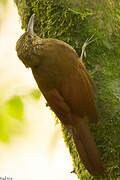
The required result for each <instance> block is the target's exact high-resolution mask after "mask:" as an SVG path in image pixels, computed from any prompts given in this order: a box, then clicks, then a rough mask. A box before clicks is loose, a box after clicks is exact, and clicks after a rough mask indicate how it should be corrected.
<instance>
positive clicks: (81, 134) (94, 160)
mask: <svg viewBox="0 0 120 180" xmlns="http://www.w3.org/2000/svg"><path fill="white" fill-rule="evenodd" d="M77 122H78V121H77ZM72 133H73V139H74V143H75V145H76V149H77V151H78V154H79V156H80V159H81V161H82V163H83V164H84V166H85V168H86V169H87V170H88V171H89V173H90V174H92V175H94V176H102V175H103V174H104V168H103V165H102V162H101V159H100V154H99V151H98V150H97V147H96V144H95V141H94V139H93V137H92V135H91V133H90V130H89V128H88V125H87V123H86V122H85V121H83V119H81V120H79V125H78V123H77V126H76V127H75V126H74V128H73V131H72Z"/></svg>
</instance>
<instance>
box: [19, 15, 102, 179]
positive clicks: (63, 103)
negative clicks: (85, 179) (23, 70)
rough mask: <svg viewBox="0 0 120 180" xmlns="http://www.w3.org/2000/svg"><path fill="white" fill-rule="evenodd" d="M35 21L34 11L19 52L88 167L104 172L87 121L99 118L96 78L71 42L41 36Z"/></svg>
mask: <svg viewBox="0 0 120 180" xmlns="http://www.w3.org/2000/svg"><path fill="white" fill-rule="evenodd" d="M33 25H34V14H33V15H32V16H31V18H30V20H29V24H28V29H27V32H25V33H24V34H23V35H22V36H21V37H20V38H19V40H18V41H17V44H16V51H17V55H18V57H19V59H20V60H21V61H22V62H23V63H24V65H25V66H26V67H30V68H31V69H32V73H33V76H34V78H35V80H36V82H37V84H38V87H39V89H40V90H41V92H42V93H43V95H44V97H45V98H46V100H47V102H48V104H49V106H50V107H51V109H52V110H53V111H54V112H55V114H56V115H57V117H58V118H59V119H60V121H61V123H63V124H64V126H65V127H66V128H67V129H68V131H69V132H72V135H73V139H74V143H75V145H76V149H77V151H78V154H79V156H80V158H81V160H82V162H83V164H84V166H85V167H86V169H87V170H88V171H89V173H90V174H92V175H94V176H97V175H103V174H104V169H103V165H102V162H101V159H100V154H99V152H98V150H97V148H96V144H95V141H94V139H93V137H92V135H91V133H90V130H89V128H88V123H87V121H86V119H88V120H89V121H90V122H94V123H97V121H98V120H97V112H96V104H95V100H94V93H93V89H92V80H91V78H90V76H89V75H88V73H87V70H86V68H85V66H84V64H83V63H82V60H81V59H80V58H79V56H78V55H77V53H76V51H75V50H74V49H73V48H72V47H71V46H70V45H68V44H67V43H65V42H63V41H61V40H57V39H52V38H48V39H41V38H40V37H39V36H37V35H36V34H35V33H34V31H33ZM83 51H84V48H83ZM83 54H84V52H82V56H83ZM82 56H81V57H82Z"/></svg>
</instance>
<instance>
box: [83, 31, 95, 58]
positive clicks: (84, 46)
mask: <svg viewBox="0 0 120 180" xmlns="http://www.w3.org/2000/svg"><path fill="white" fill-rule="evenodd" d="M93 37H94V34H93V35H92V36H91V37H90V38H89V39H87V40H86V41H85V42H84V44H83V46H82V52H81V56H80V58H81V60H82V59H83V56H84V57H85V58H86V51H85V49H86V47H87V46H88V44H90V43H91V42H93V41H95V40H96V39H97V38H95V39H93Z"/></svg>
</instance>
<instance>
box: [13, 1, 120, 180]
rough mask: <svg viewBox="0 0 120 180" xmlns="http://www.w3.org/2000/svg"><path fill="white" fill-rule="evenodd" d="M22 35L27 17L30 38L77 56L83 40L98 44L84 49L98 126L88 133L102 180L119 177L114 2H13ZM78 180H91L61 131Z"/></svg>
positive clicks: (119, 59) (119, 18) (119, 14)
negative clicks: (61, 45)
mask: <svg viewBox="0 0 120 180" xmlns="http://www.w3.org/2000/svg"><path fill="white" fill-rule="evenodd" d="M15 2H16V4H17V7H18V12H19V15H20V17H21V22H22V28H24V29H25V30H26V28H27V24H28V20H29V18H30V16H31V14H32V13H35V14H36V18H35V32H36V33H37V34H38V35H39V36H40V37H41V38H47V37H54V38H58V39H62V40H64V41H66V42H67V43H69V44H71V45H72V46H73V47H74V48H75V49H76V51H77V53H78V54H79V55H80V53H81V47H82V45H83V43H84V42H85V40H86V39H87V38H89V37H91V35H93V34H95V37H96V38H97V40H96V41H95V42H94V43H92V44H91V45H90V46H89V47H88V49H87V58H86V60H85V61H84V63H85V65H86V67H87V69H88V71H89V73H90V74H91V77H92V78H93V79H94V81H95V82H96V86H97V91H98V97H97V106H98V114H99V124H98V125H97V126H95V125H91V124H90V128H91V131H92V133H93V135H94V138H95V140H96V144H97V147H98V149H99V151H100V153H101V156H102V159H103V162H104V166H105V169H106V177H105V179H107V178H108V179H110V178H111V179H115V180H117V179H119V177H120V93H119V92H120V50H119V47H120V41H119V37H120V31H119V29H120V2H119V1H117V0H114V1H113V0H95V1H90V0H86V1H83V0H69V1H68V0H66V1H64V0H59V1H57V0H29V1H28V0H15ZM62 129H63V136H64V139H65V142H66V144H67V146H68V147H69V150H70V153H71V155H72V157H73V164H74V169H75V173H77V175H78V178H79V179H86V180H87V179H88V180H89V179H103V178H101V177H92V176H91V175H89V174H88V172H87V171H86V170H85V169H84V167H83V165H82V164H81V163H80V159H79V157H78V154H77V152H76V150H75V147H74V143H73V141H72V138H71V136H69V134H68V132H67V131H66V130H65V129H64V127H62Z"/></svg>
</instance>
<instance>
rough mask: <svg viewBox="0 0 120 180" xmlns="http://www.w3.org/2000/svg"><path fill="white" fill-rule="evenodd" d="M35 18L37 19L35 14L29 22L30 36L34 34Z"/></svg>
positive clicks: (28, 30)
mask: <svg viewBox="0 0 120 180" xmlns="http://www.w3.org/2000/svg"><path fill="white" fill-rule="evenodd" d="M34 17H35V14H33V15H32V16H31V17H30V20H29V22H28V27H27V32H28V33H29V34H33V33H34V30H33V26H34Z"/></svg>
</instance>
